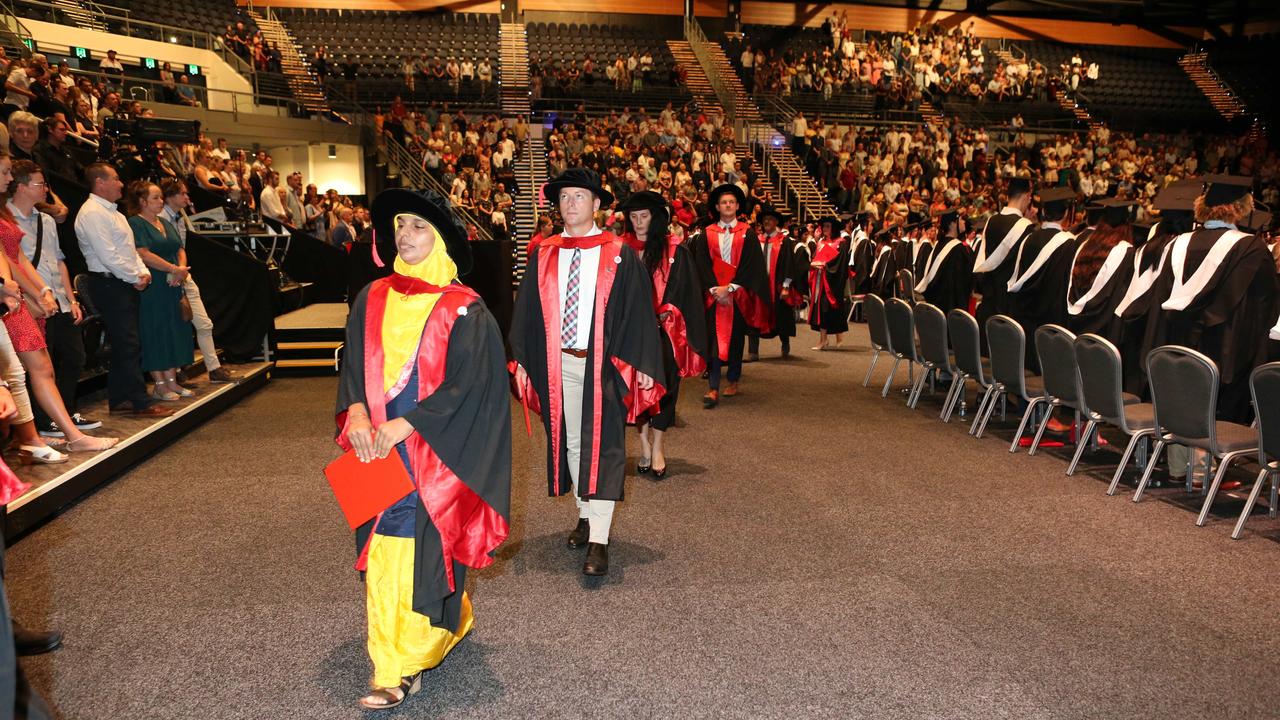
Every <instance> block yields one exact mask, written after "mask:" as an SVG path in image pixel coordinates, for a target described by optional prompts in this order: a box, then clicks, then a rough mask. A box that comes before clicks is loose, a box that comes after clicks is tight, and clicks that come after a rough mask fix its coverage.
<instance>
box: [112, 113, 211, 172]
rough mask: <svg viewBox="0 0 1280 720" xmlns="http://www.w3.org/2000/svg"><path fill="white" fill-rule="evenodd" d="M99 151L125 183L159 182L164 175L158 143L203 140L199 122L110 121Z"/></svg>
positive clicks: (147, 119) (175, 143) (165, 120)
mask: <svg viewBox="0 0 1280 720" xmlns="http://www.w3.org/2000/svg"><path fill="white" fill-rule="evenodd" d="M104 124H105V129H106V134H105V137H104V140H105V141H106V142H104V143H103V144H102V147H101V148H100V154H101V156H102V158H103V159H105V160H107V161H108V162H110V163H112V164H113V165H115V166H116V167H117V168H119V169H120V175H121V178H122V179H123V180H124V181H125V182H132V181H134V180H151V181H159V180H160V179H161V178H162V177H164V176H165V173H164V169H163V167H162V166H161V164H160V146H159V145H158V143H162V142H163V143H169V144H172V145H181V144H184V143H194V142H198V141H199V140H200V121H199V120H173V119H169V118H115V117H112V118H107V120H106V123H104Z"/></svg>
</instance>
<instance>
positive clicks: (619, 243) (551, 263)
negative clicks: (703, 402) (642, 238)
mask: <svg viewBox="0 0 1280 720" xmlns="http://www.w3.org/2000/svg"><path fill="white" fill-rule="evenodd" d="M623 246H624V244H623V240H622V239H621V238H619V237H617V236H616V235H614V234H613V233H610V232H608V231H605V232H602V233H600V234H599V235H590V236H587V237H581V238H567V237H565V236H564V234H563V233H562V234H560V235H556V236H554V237H550V238H546V239H544V240H543V241H542V243H541V244H540V245H539V246H538V297H539V300H540V301H541V303H542V322H543V330H544V332H545V333H546V346H547V402H548V404H549V405H550V407H549V408H542V407H540V403H539V401H538V393H537V392H536V391H534V389H533V385H532V383H530V382H526V383H525V384H524V386H523V387H516V388H515V393H516V397H518V398H520V400H521V402H523V403H524V404H525V405H526V406H528V407H530V408H532V409H533V410H534V412H538V413H542V412H548V413H550V417H551V418H553V420H552V422H551V423H549V426H550V428H551V453H552V456H553V457H556V458H559V457H560V449H561V448H562V447H563V446H564V438H563V437H562V431H561V426H562V424H563V423H561V422H559V421H558V420H555V418H560V417H562V413H563V411H564V389H563V388H562V387H561V381H560V373H561V370H560V367H561V364H560V360H561V357H562V354H561V346H560V321H561V317H560V310H559V308H560V271H559V260H560V250H561V249H565V250H572V249H575V248H578V249H588V248H593V247H599V248H600V265H599V269H598V270H597V271H596V287H595V292H596V296H595V306H594V309H593V310H592V318H591V328H592V330H591V338H592V339H591V347H590V355H589V356H588V358H587V360H588V362H590V363H591V368H592V374H591V378H592V382H591V397H592V403H591V408H592V422H591V465H590V467H591V477H590V478H589V480H588V493H587V494H588V495H594V494H595V493H596V488H597V484H598V482H599V479H600V430H601V424H602V414H603V402H604V391H603V389H602V387H601V384H600V381H601V375H602V372H603V370H604V350H605V337H604V319H605V311H606V309H607V308H608V306H609V295H610V293H611V291H612V290H613V281H614V277H615V275H617V272H618V269H617V268H618V264H619V263H620V262H621V257H620V256H621V254H622V248H623ZM548 309H550V311H548ZM609 359H610V361H611V362H612V363H613V366H614V367H615V368H616V369H617V370H618V373H619V374H620V375H621V376H622V382H623V384H624V385H625V386H626V388H627V394H626V395H625V396H624V397H623V399H622V402H623V404H624V405H625V406H626V408H627V422H629V423H635V422H636V420H637V418H639V417H640V416H641V415H643V414H644V413H645V412H646V411H648V410H649V408H652V407H655V406H656V405H657V404H658V401H659V400H660V399H661V398H662V396H663V395H664V394H666V388H664V387H663V386H662V383H660V382H659V381H658V380H659V379H658V378H655V379H654V382H653V386H652V387H650V388H649V389H648V390H644V389H641V388H640V386H639V383H638V381H637V377H636V376H637V372H636V369H635V368H633V367H631V365H630V364H628V363H627V362H626V361H624V360H623V359H622V358H619V357H617V356H612V357H610V358H609ZM508 367H509V369H510V370H511V371H512V372H513V373H514V372H515V361H514V360H513V361H511V362H510V363H508ZM552 467H553V470H552V473H553V474H552V487H556V488H558V487H560V463H559V462H554V463H552Z"/></svg>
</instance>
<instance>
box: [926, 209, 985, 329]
mask: <svg viewBox="0 0 1280 720" xmlns="http://www.w3.org/2000/svg"><path fill="white" fill-rule="evenodd" d="M936 222H937V224H938V242H937V243H936V245H935V246H934V251H933V253H931V254H930V255H929V262H928V264H927V265H925V269H924V272H923V273H922V275H921V277H920V280H919V281H918V282H917V283H916V292H918V293H920V294H921V295H923V296H924V299H925V302H927V303H929V304H931V305H936V306H937V307H938V309H940V310H942V312H944V313H949V312H951V311H952V310H955V309H960V310H964V311H965V312H968V311H969V298H970V297H971V296H972V295H973V257H972V253H971V252H970V250H969V248H968V247H967V246H966V245H965V244H964V242H962V241H961V240H960V213H959V212H958V211H956V209H955V208H950V209H948V210H947V211H946V212H944V213H942V214H941V215H939V216H938V217H937V220H936Z"/></svg>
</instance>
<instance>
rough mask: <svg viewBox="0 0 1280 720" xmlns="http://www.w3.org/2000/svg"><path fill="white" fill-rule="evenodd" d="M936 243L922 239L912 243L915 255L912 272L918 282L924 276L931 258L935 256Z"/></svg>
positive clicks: (912, 250)
mask: <svg viewBox="0 0 1280 720" xmlns="http://www.w3.org/2000/svg"><path fill="white" fill-rule="evenodd" d="M935 247H936V246H935V245H934V244H933V241H932V240H921V241H919V242H915V243H912V249H911V252H912V254H913V255H915V259H914V261H913V263H912V268H911V274H912V276H914V278H915V281H916V282H920V278H922V277H924V272H925V270H926V269H928V267H929V258H930V257H932V256H933V251H934V249H935Z"/></svg>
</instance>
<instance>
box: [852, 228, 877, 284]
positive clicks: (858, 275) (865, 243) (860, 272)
mask: <svg viewBox="0 0 1280 720" xmlns="http://www.w3.org/2000/svg"><path fill="white" fill-rule="evenodd" d="M852 220H853V222H854V226H853V229H852V230H851V231H850V232H849V242H850V246H849V271H850V273H851V276H850V282H851V283H852V288H853V294H854V295H862V294H865V293H868V292H870V291H871V290H870V288H871V266H872V265H874V264H875V261H876V243H875V241H874V240H872V239H871V235H870V233H871V214H870V213H865V212H859V213H854V214H853V217H852Z"/></svg>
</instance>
